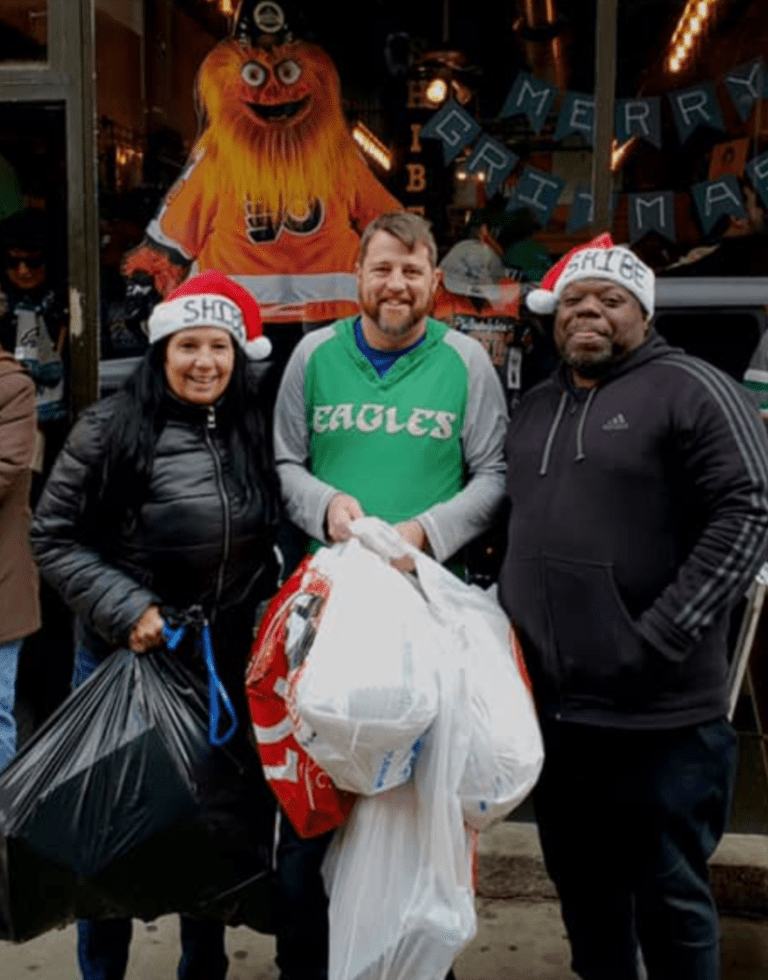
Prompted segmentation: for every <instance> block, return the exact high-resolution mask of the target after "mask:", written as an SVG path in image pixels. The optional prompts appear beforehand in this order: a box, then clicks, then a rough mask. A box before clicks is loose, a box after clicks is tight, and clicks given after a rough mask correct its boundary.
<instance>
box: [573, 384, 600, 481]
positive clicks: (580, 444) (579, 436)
mask: <svg viewBox="0 0 768 980" xmlns="http://www.w3.org/2000/svg"><path fill="white" fill-rule="evenodd" d="M596 394H597V386H595V387H594V388H590V390H589V394H588V395H587V400H586V401H585V402H584V408H583V410H582V413H581V418H580V419H579V427H578V429H577V430H576V459H575V460H574V462H575V463H580V462H581V461H582V460H583V459H586V458H587V457H586V456H585V455H584V426H585V424H586V421H587V413H588V412H589V407H590V405H591V404H592V402H593V400H594V397H595V395H596Z"/></svg>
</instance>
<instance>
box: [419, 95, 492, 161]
mask: <svg viewBox="0 0 768 980" xmlns="http://www.w3.org/2000/svg"><path fill="white" fill-rule="evenodd" d="M480 130H481V127H480V124H479V123H478V122H477V121H476V120H475V119H474V118H473V117H472V116H471V115H470V114H469V113H468V112H467V110H466V109H463V108H462V107H461V106H460V105H459V103H458V102H457V101H456V100H455V99H449V100H448V102H446V104H445V105H444V106H443V108H442V109H441V110H440V111H439V112H438V113H436V114H435V115H434V116H433V117H432V118H431V119H430V120H429V122H428V123H427V124H426V125H425V126H424V128H423V129H422V131H421V138H422V139H437V140H440V142H441V143H442V144H443V162H444V163H445V164H446V166H447V165H448V164H449V163H450V162H451V161H452V160H454V159H455V158H456V157H457V156H458V154H459V153H460V152H461V151H462V150H463V149H464V147H465V146H466V145H467V144H468V143H471V142H472V141H473V140H474V139H475V138H476V137H477V135H478V134H479V133H480Z"/></svg>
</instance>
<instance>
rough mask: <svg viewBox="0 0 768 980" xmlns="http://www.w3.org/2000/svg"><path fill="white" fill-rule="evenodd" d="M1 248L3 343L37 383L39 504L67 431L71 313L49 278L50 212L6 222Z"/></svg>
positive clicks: (31, 212) (30, 212)
mask: <svg viewBox="0 0 768 980" xmlns="http://www.w3.org/2000/svg"><path fill="white" fill-rule="evenodd" d="M0 250H1V251H0V345H1V346H2V347H3V348H4V349H5V350H7V351H8V352H9V353H11V354H13V355H14V357H15V358H16V359H17V360H18V361H19V362H20V363H21V364H23V366H24V367H25V368H26V369H27V371H28V372H29V374H30V375H31V377H32V379H33V380H34V382H35V387H36V395H35V402H36V409H37V422H38V431H39V434H38V448H37V453H36V457H37V458H36V464H35V465H36V470H37V473H38V474H39V476H38V477H37V478H36V480H35V481H34V482H33V492H32V497H33V504H34V503H35V502H36V500H37V498H38V497H39V495H40V490H41V489H42V483H43V482H44V478H45V476H47V474H48V472H49V470H50V466H51V464H52V463H53V460H54V459H55V458H56V456H57V454H58V452H59V450H60V449H61V447H62V445H63V442H64V437H65V435H66V428H67V414H68V413H67V402H66V394H65V378H64V374H65V372H64V348H65V345H66V340H67V311H66V308H65V306H64V303H63V302H62V301H61V296H60V290H57V289H55V288H54V286H53V285H52V283H51V282H50V281H49V277H48V257H47V250H48V249H47V229H46V218H45V214H44V212H42V211H40V210H39V209H36V208H25V209H23V210H21V211H18V212H17V213H16V214H14V215H12V216H11V217H10V218H7V219H6V220H5V221H3V222H2V224H0Z"/></svg>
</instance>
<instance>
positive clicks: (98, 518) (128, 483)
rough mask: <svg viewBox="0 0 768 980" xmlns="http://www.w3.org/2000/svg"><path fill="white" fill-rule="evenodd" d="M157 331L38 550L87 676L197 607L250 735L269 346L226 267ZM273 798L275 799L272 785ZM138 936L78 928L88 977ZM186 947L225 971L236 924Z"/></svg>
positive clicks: (168, 310) (267, 574) (78, 462)
mask: <svg viewBox="0 0 768 980" xmlns="http://www.w3.org/2000/svg"><path fill="white" fill-rule="evenodd" d="M149 340H150V347H149V349H148V350H147V352H146V354H145V355H144V357H143V359H142V361H141V362H140V364H139V366H138V367H137V369H136V371H135V373H134V374H133V375H132V376H131V378H129V379H128V381H127V382H126V385H125V387H124V389H123V390H122V391H121V392H119V393H118V394H116V395H113V396H111V397H109V398H106V399H104V400H103V401H100V402H97V403H96V404H95V405H93V406H91V407H90V408H89V409H87V410H86V411H85V413H84V414H83V415H82V417H81V418H80V420H79V421H78V422H77V424H76V425H75V427H74V429H73V430H72V433H71V434H70V436H69V438H68V439H67V442H66V444H65V446H64V449H63V451H62V453H61V455H60V456H59V458H58V460H57V461H56V463H55V465H54V468H53V471H52V473H51V476H50V478H49V480H48V482H47V484H46V487H45V490H44V491H43V495H42V497H41V499H40V502H39V504H38V507H37V510H36V513H35V517H34V522H33V530H32V542H33V547H34V551H35V555H36V557H37V560H38V562H39V564H40V570H41V573H42V574H43V576H44V577H45V578H46V579H47V580H48V581H49V582H50V583H51V585H52V586H53V587H54V588H56V589H57V590H58V591H59V592H60V593H61V595H62V596H63V597H64V599H65V600H66V601H67V603H68V604H69V605H70V606H71V607H72V609H73V610H74V612H75V613H76V615H77V626H78V637H79V644H78V648H77V652H76V656H75V671H74V677H73V685H74V686H77V685H78V684H81V683H83V682H84V681H85V680H86V679H87V678H88V677H89V676H90V675H91V674H92V673H93V672H94V671H95V670H96V669H97V667H98V666H99V664H100V663H101V662H102V661H103V660H104V659H105V657H107V656H108V655H109V654H110V653H111V652H112V651H113V650H115V649H116V648H118V647H128V648H129V649H131V650H132V651H133V652H134V653H135V654H137V655H140V654H143V653H146V652H148V651H150V650H153V649H155V648H157V647H160V646H162V645H163V642H164V640H163V627H164V625H165V623H166V621H167V620H168V621H170V622H173V620H174V616H175V614H176V613H182V612H184V611H185V610H188V609H189V608H190V607H191V606H199V607H202V610H203V612H204V614H205V616H206V618H207V619H208V621H209V623H210V624H211V631H212V637H213V649H214V651H215V654H216V658H217V666H218V671H219V674H220V677H221V680H222V682H223V684H224V687H225V688H226V690H227V692H228V694H229V696H230V699H231V701H232V703H233V705H234V707H235V712H236V715H237V717H238V718H239V722H240V724H239V729H238V731H239V734H238V732H236V733H235V737H245V734H244V733H245V731H246V718H247V709H246V705H245V693H244V671H245V665H246V661H247V658H248V655H249V653H250V648H251V643H252V641H253V628H254V620H255V615H256V610H257V606H258V604H259V603H260V602H261V600H262V599H264V598H265V597H267V596H268V595H270V594H271V593H272V592H273V591H274V589H275V585H276V573H277V562H276V559H275V555H274V551H273V540H274V533H273V532H274V527H275V525H276V522H277V515H278V510H279V487H278V483H277V476H276V473H275V468H274V463H273V457H272V449H271V439H270V437H269V432H268V430H267V427H266V425H265V422H264V406H263V405H262V404H261V400H260V394H259V391H258V390H257V388H256V386H255V383H254V381H253V375H252V372H251V371H250V369H249V363H248V362H249V357H252V358H254V359H260V358H262V357H264V356H266V354H267V353H268V352H269V342H268V341H267V340H266V338H264V337H262V336H261V315H260V312H259V308H258V306H257V304H256V301H255V300H254V299H253V297H252V296H251V295H250V293H248V292H247V291H246V290H245V289H243V287H241V286H239V285H238V284H237V283H235V282H233V281H232V280H230V279H228V278H227V277H226V276H223V275H221V274H220V273H218V272H214V271H210V272H206V273H204V274H202V275H199V276H194V277H193V278H191V279H189V280H188V281H187V282H186V283H184V284H183V285H182V286H180V287H178V289H176V290H174V291H173V292H172V293H170V294H169V296H168V298H167V299H166V300H165V302H163V303H160V304H159V305H158V306H156V307H155V309H154V310H153V312H152V316H151V318H150V322H149ZM191 666H192V667H193V669H198V670H202V669H203V668H202V665H201V664H200V663H198V661H197V660H194V659H193V660H192V661H191ZM254 763H255V764H257V762H256V760H255V757H254ZM264 797H265V800H264V805H268V806H270V807H271V806H273V801H272V799H271V796H270V794H269V791H268V790H267V789H266V786H265V788H264ZM193 859H194V855H190V860H193ZM130 937H131V921H130V919H109V920H104V921H93V922H85V921H81V922H80V923H78V960H79V964H80V970H81V973H82V977H83V980H121V978H122V977H124V976H125V970H126V964H127V959H128V948H129V942H130ZM181 945H182V958H181V963H180V965H179V972H178V976H179V978H180V980H223V978H224V977H225V975H226V971H227V957H226V955H225V951H224V926H223V924H222V923H220V922H212V921H206V920H200V919H195V918H191V917H189V916H182V918H181Z"/></svg>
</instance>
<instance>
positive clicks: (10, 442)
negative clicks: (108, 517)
mask: <svg viewBox="0 0 768 980" xmlns="http://www.w3.org/2000/svg"><path fill="white" fill-rule="evenodd" d="M34 449H35V386H34V384H33V383H32V379H31V378H30V377H29V376H28V375H27V374H26V372H25V371H24V370H23V369H22V368H21V366H20V365H19V364H18V362H17V361H16V360H15V359H14V358H13V357H12V356H11V355H10V354H9V353H7V352H6V351H3V350H0V771H2V770H3V769H4V768H5V767H6V766H7V765H8V763H9V762H10V760H11V758H12V757H13V755H14V754H15V752H16V719H15V715H14V707H15V692H16V671H17V668H18V663H19V651H20V649H21V645H22V641H23V639H24V637H25V636H27V635H28V634H29V633H33V632H34V631H35V630H36V629H37V628H38V627H39V625H40V609H39V602H38V577H37V568H36V566H35V563H34V561H33V559H32V550H31V548H30V545H29V525H30V519H31V516H32V515H31V512H30V507H29V487H30V481H31V473H32V471H31V464H32V455H33V453H34Z"/></svg>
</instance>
